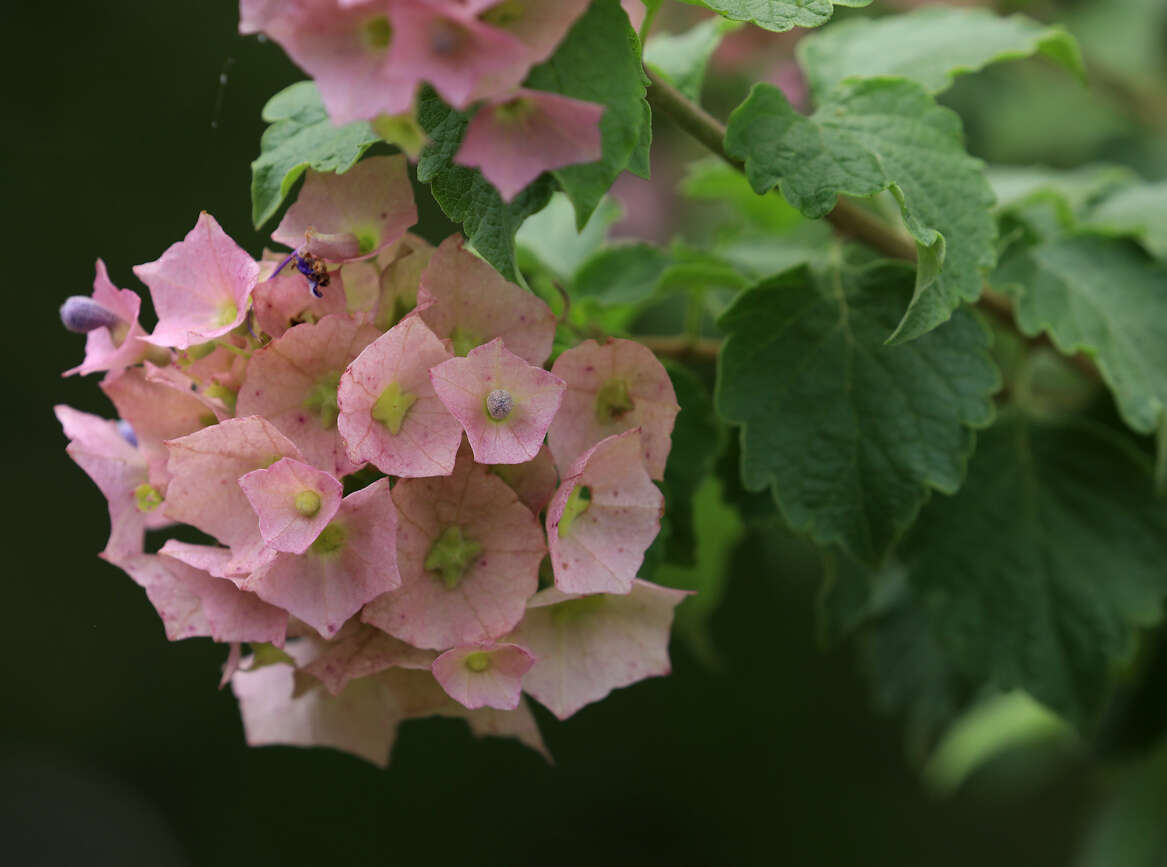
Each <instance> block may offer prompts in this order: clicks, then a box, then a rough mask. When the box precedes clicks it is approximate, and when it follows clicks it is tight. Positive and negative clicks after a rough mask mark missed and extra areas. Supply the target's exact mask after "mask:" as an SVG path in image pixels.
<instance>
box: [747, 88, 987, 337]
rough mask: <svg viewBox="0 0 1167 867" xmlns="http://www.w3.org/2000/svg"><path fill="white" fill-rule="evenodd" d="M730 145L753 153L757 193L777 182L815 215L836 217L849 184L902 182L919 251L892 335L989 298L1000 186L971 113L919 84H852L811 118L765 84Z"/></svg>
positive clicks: (869, 186)
mask: <svg viewBox="0 0 1167 867" xmlns="http://www.w3.org/2000/svg"><path fill="white" fill-rule="evenodd" d="M725 147H726V150H727V151H728V152H729V153H730V154H731V155H732V156H734V157H736V158H738V159H741V160H743V161H744V162H745V168H746V176H747V177H748V178H749V181H750V184H751V186H752V187H753V188H754V191H755V192H756V193H758V194H759V195H760V194H763V193H766V192H768V191H769V190H770V189H772V188H773V187H774V186H775V185H778V186H780V189H781V191H782V195H783V196H785V197H786V200H787V201H789V202H790V203H791V204H792V205H794V207H796V208H798V209H799V210H800V211H802V213H803V214H804V215H805V216H807V217H811V218H819V217H824V216H826V215H827V214H828V213H830V211H831V210H832V209H833V208H834V206H835V203H836V201H837V199H838V197H839V195H840V194H843V195H849V196H871V195H874V194H876V193H878V192H880V191H882V190H891V192H892V194H893V195H894V196H895V197H896V199H897V200H898V202H899V204H900V209H901V212H902V214H903V217H904V223H905V225H906V227H907V229H908V231H909V232H910V233H911V234H912V236H913V237H914V238H915V239H916V241H917V250H918V253H919V259H920V264H919V268H918V270H917V274H916V286H915V291H914V292H913V294H912V297H911V300H910V302H909V303H908V304H907V311H906V312H905V313H904V314H903V318H902V319H901V320H900V321H899V323H898V324H897V325H895V327H894V329H893V332H894V333H893V334H892V336H891V338H890V339H891V340H893V341H899V342H902V341H906V340H912V339H913V338H917V337H919V336H920V335H922V334H926V333H927V332H928V331H931V330H932V329H933V328H935V327H936V326H938V325H940V324H941V323H942V322H944V321H946V320H947V319H948V318H949V317H950V316H951V315H952V311H953V310H955V309H956V308H957V307H958V306H959V305H960V303H961V302H962V301H974V300H976V299H977V298H978V297H979V296H980V293H981V283H982V279H983V272H984V271H985V270H986V269H987V268H990V267H992V265H993V264H994V263H995V260H996V249H995V241H996V236H997V227H996V223H995V222H994V221H993V218H992V216H991V214H990V213H989V208H990V207H991V206H992V204H993V193H992V190H991V189H990V188H989V185H988V182H987V181H986V180H985V175H984V171H983V167H982V165H981V163H980V162H979V161H978V160H975V159H973V158H972V157H970V156H969V155H968V154H967V153H966V152H965V150H964V145H963V143H962V140H961V129H960V119H959V118H958V117H957V116H956V115H955V114H954V113H953V112H951V111H949V110H948V109H946V108H941V107H940V106H938V105H937V104H936V103H935V102H934V101H933V99H932V97H931V96H929V95H928V93H927V92H925V91H924V89H923V88H921V87H920V85H918V84H916V83H914V82H910V81H906V80H903V79H873V80H870V81H857V82H850V83H845V84H843V85H841V86H840V87H839V88H838V89H837V90H835V91H834V92H833V93H832V94H831V96H830V97H829V99H827V100H826V101H825V102H824V103H823V105H822V106H821V107H820V108H819V109H818V111H816V112H815V113H814V114H813V115H811V116H810V117H807V116H805V115H802V114H799V113H798V112H797V111H795V110H794V108H793V107H792V106H791V105H790V103H789V102H787V100H786V97H785V96H783V95H782V92H781V91H780V90H778V89H777V88H775V87H772V86H770V85H767V84H758V85H755V86H754V88H753V90H752V91H751V92H750V95H749V97H748V98H747V99H746V101H745V102H743V103H742V104H741V105H740V106H738V107H737V108H736V109H735V110H734V112H733V114H732V116H731V117H730V121H729V129H728V131H727V133H726V137H725Z"/></svg>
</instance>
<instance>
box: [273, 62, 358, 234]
mask: <svg viewBox="0 0 1167 867" xmlns="http://www.w3.org/2000/svg"><path fill="white" fill-rule="evenodd" d="M263 119H264V120H266V121H267V122H268V123H270V124H271V126H269V127H268V128H267V130H266V131H265V132H264V134H263V138H261V139H260V145H259V156H258V157H257V158H256V159H255V161H254V162H252V164H251V220H252V222H253V223H254V224H255V226H256V228H259V227H260V226H262V225H263V224H264V223H266V222H267V221H268V220H270V219H271V218H272V216H273V215H274V214H275V212H276V211H277V210H279V207H280V205H281V204H282V203H283V201H284V199H285V198H286V197H287V195H288V193H289V192H290V191H291V189H292V185H293V184H294V183H295V182H296V180H297V179H298V178H299V177H300V175H302V174H303V173H304V170H305V169H314V170H316V171H318V172H337V173H343V172H346V171H348V170H349V169H350V168H352V167H353V166H354V165H356V162H357V160H359V159H360V158H361V155H362V154H363V153H364V152H365V151H366V150H367V149H368V148H369V146H370V145H372V144H374V143H375V142H378V141H380V140H381V139H380V137H379V136H378V135H377V134H376V133H375V132H373V129H372V127H370V126H369V124H367V123H364V122H357V123H350V124H347V125H345V126H333V124H332V121H330V120H329V119H328V112H327V111H325V110H324V104H323V103H322V102H321V101H320V94H319V93H318V92H317V91H316V85H315V84H313V83H312V82H311V81H300V82H297V83H296V84H293V85H291V86H290V87H286V88H284V89H283V90H281V91H280V92H279V93H277V94H276V95H275V96H273V97H272V98H271V99H269V100H268V102H267V105H265V106H264V107H263Z"/></svg>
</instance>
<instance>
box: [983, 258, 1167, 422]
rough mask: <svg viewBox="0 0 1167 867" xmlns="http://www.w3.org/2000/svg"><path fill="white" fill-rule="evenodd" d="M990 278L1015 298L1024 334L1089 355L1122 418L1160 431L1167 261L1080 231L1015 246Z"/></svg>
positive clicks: (1166, 349)
mask: <svg viewBox="0 0 1167 867" xmlns="http://www.w3.org/2000/svg"><path fill="white" fill-rule="evenodd" d="M993 283H994V285H996V286H999V287H1000V288H1002V289H1003V290H1005V291H1006V292H1008V293H1009V294H1010V295H1012V296H1013V298H1014V299H1015V311H1016V316H1017V323H1018V325H1019V326H1020V327H1021V330H1022V331H1023V332H1024V333H1025V334H1027V335H1030V336H1033V335H1037V334H1040V333H1042V332H1045V333H1047V334H1049V336H1050V339H1051V340H1052V341H1053V343H1054V345H1055V346H1056V347H1057V348H1058V349H1059V350H1060V351H1061V352H1063V353H1065V354H1067V355H1073V354H1074V353H1077V352H1084V353H1086V354H1087V355H1089V356H1091V357H1092V358H1093V359H1094V363H1095V365H1096V366H1097V367H1098V372H1099V373H1100V374H1101V375H1102V379H1103V381H1105V382H1106V384H1107V385H1108V386H1109V387H1110V390H1111V391H1112V392H1113V393H1114V397H1115V401H1116V402H1117V404H1118V409H1119V412H1120V413H1121V414H1122V417H1123V420H1124V421H1125V422H1126V423H1127V424H1128V425H1130V426H1131V427H1132V428H1133V429H1135V430H1136V431H1138V432H1139V433H1145V434H1150V433H1155V432H1156V431H1157V430H1158V428H1159V425H1160V424H1161V423H1162V422H1163V421H1164V419H1165V417H1167V416H1165V410H1167V266H1165V265H1163V264H1160V263H1156V262H1155V261H1153V260H1152V259H1150V258H1148V257H1147V255H1146V254H1145V253H1144V252H1143V251H1142V250H1140V249H1138V247H1136V246H1134V245H1133V244H1131V243H1129V242H1126V241H1122V240H1117V239H1112V238H1104V237H1099V236H1095V235H1080V236H1076V237H1069V238H1063V239H1061V240H1057V241H1053V242H1051V243H1048V244H1044V245H1040V246H1037V247H1033V248H1031V249H1026V250H1020V251H1017V252H1016V253H1014V254H1013V255H1011V256H1009V257H1008V258H1007V260H1006V261H1005V262H1004V263H1002V265H1001V268H1000V269H999V270H998V272H997V273H996V274H995V275H994V277H993Z"/></svg>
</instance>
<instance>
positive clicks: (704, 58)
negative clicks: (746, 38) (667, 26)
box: [644, 18, 741, 102]
mask: <svg viewBox="0 0 1167 867" xmlns="http://www.w3.org/2000/svg"><path fill="white" fill-rule="evenodd" d="M739 26H741V25H739V24H738V23H737V22H735V21H726V20H725V19H723V18H706V19H705V20H704V21H702V22H700V23H699V24H697V25H696V26H694V27H692V28H690V29H689V30H686V31H685V32H684V33H678V34H675V35H674V34H671V33H661V34H658V35H656V36H654V37H652V39H650V40H648V44H647V45H645V46H644V62H645V63H646V64H647V65H648V66H651V67H652V68H653V70H655V71H656V72H658V73H660V74H661V75H662V76H664V77H665V78H666V79H668V80H669V81H670V82H672V84H673V85H675V86H676V88H677V90H679V91H681V93H683V94H684V95H685V96H687V97H689V99H691V100H693V101H694V102H700V101H701V86H702V85H703V84H704V83H705V69H706V67H707V66H708V65H709V58H710V57H712V56H713V52H715V51H716V50H717V46H719V45H721V40H722V38H723V37H724V36H725V35H726V34H727V33H732V32H733V31H734V30H736V29H737V28H738V27H739Z"/></svg>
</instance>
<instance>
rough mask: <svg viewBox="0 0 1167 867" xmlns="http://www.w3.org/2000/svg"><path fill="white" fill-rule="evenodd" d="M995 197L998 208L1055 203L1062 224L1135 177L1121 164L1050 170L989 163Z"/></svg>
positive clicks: (990, 180)
mask: <svg viewBox="0 0 1167 867" xmlns="http://www.w3.org/2000/svg"><path fill="white" fill-rule="evenodd" d="M985 174H986V176H987V177H988V179H989V184H990V186H992V188H993V193H994V195H996V197H997V210H998V211H1008V210H1010V209H1014V208H1017V207H1020V206H1022V205H1024V204H1027V203H1029V202H1033V201H1039V200H1046V201H1052V202H1054V203H1055V204H1056V205H1057V207H1058V209H1059V211H1060V213H1061V216H1062V220H1063V223H1064V224H1065V225H1071V224H1073V223H1074V222H1075V221H1076V220H1077V218H1078V216H1079V215H1081V214H1082V213H1083V212H1084V211H1085V210H1086V208H1087V207H1088V206H1089V205H1091V204H1093V203H1094V202H1096V201H1097V200H1098V199H1099V198H1101V197H1102V196H1104V195H1106V194H1107V193H1109V192H1111V191H1113V190H1115V189H1118V188H1120V187H1125V186H1128V185H1129V184H1130V183H1132V182H1133V181H1134V180H1135V179H1136V176H1135V174H1134V172H1132V171H1131V170H1130V169H1128V168H1126V167H1124V166H1114V165H1106V164H1097V165H1087V166H1079V167H1077V168H1073V169H1051V168H1046V167H1044V166H989V168H988V169H987V170H986V172H985Z"/></svg>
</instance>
